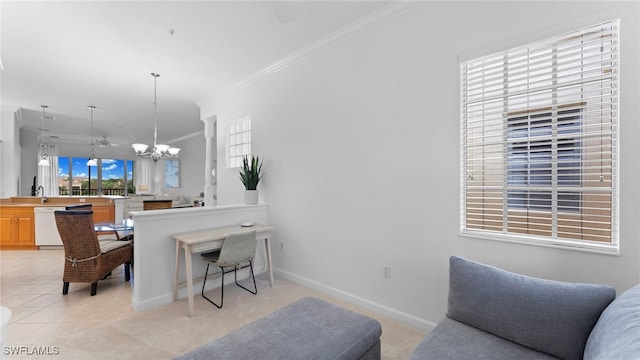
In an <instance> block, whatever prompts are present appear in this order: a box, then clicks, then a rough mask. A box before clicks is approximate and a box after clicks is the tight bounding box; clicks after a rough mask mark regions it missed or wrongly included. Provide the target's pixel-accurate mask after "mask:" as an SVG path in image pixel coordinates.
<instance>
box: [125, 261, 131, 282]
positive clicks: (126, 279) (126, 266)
mask: <svg viewBox="0 0 640 360" xmlns="http://www.w3.org/2000/svg"><path fill="white" fill-rule="evenodd" d="M124 280H125V281H129V280H131V269H130V268H129V264H128V263H124Z"/></svg>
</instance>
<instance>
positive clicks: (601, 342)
mask: <svg viewBox="0 0 640 360" xmlns="http://www.w3.org/2000/svg"><path fill="white" fill-rule="evenodd" d="M639 356H640V285H636V286H634V287H632V288H631V289H629V290H627V291H625V292H624V293H622V295H620V296H618V298H617V299H615V300H614V301H613V302H612V303H611V304H609V306H607V308H606V309H605V310H604V312H602V315H600V319H599V320H598V323H597V324H596V326H595V327H594V328H593V330H592V331H591V335H590V336H589V340H587V346H586V348H585V349H584V359H585V360H596V359H634V358H637V357H639Z"/></svg>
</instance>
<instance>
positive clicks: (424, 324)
mask: <svg viewBox="0 0 640 360" xmlns="http://www.w3.org/2000/svg"><path fill="white" fill-rule="evenodd" d="M273 273H274V275H277V276H279V277H281V278H283V279H286V280H289V281H291V282H293V283H296V284H300V285H304V286H306V287H309V288H312V289H314V290H318V291H320V292H322V293H324V294H327V295H330V296H333V297H336V298H338V299H341V300H344V301H346V302H348V303H350V304H353V305H356V306H359V307H362V308H364V309H367V310H371V311H373V312H375V313H377V314H380V315H383V316H386V317H388V318H391V319H393V320H396V321H399V322H401V323H403V324H405V325H409V326H411V327H414V328H417V329H420V330H423V331H426V332H429V331H431V330H433V328H434V327H435V326H436V324H434V323H432V322H430V321H427V320H424V319H421V318H419V317H416V316H413V315H410V314H407V313H405V312H402V311H398V310H396V309H393V308H390V307H388V306H384V305H381V304H378V303H375V302H373V301H370V300H367V299H364V298H361V297H359V296H356V295H353V294H350V293H348V292H346V291H342V290H339V289H336V288H333V287H330V286H327V285H325V284H322V283H319V282H317V281H314V280H311V279H308V278H305V277H302V276H299V275H296V274H293V273H290V272H287V271H284V270H281V269H277V268H274V269H273Z"/></svg>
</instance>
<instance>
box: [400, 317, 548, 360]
mask: <svg viewBox="0 0 640 360" xmlns="http://www.w3.org/2000/svg"><path fill="white" fill-rule="evenodd" d="M409 359H410V360H490V359H518V360H552V359H555V360H557V359H558V358H557V357H554V356H551V355H548V354H545V353H542V352H539V351H536V350H532V349H529V348H527V347H524V346H522V345H519V344H516V343H514V342H511V341H509V340H505V339H503V338H501V337H498V336H495V335H492V334H489V333H488V332H485V331H482V330H478V329H476V328H474V327H472V326H469V325H466V324H463V323H461V322H458V321H455V320H452V319H449V318H444V320H442V321H441V322H440V323H438V326H436V327H435V328H434V329H433V330H431V331H430V332H429V335H427V337H426V338H425V339H424V340H423V341H422V342H421V343H420V344H419V345H418V347H417V348H416V349H415V350H414V352H413V353H412V354H411V357H410V358H409Z"/></svg>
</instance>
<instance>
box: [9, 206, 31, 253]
mask: <svg viewBox="0 0 640 360" xmlns="http://www.w3.org/2000/svg"><path fill="white" fill-rule="evenodd" d="M0 247H1V248H2V249H35V248H36V243H35V221H34V215H33V207H30V206H29V207H12V206H3V207H2V208H1V210H0Z"/></svg>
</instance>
